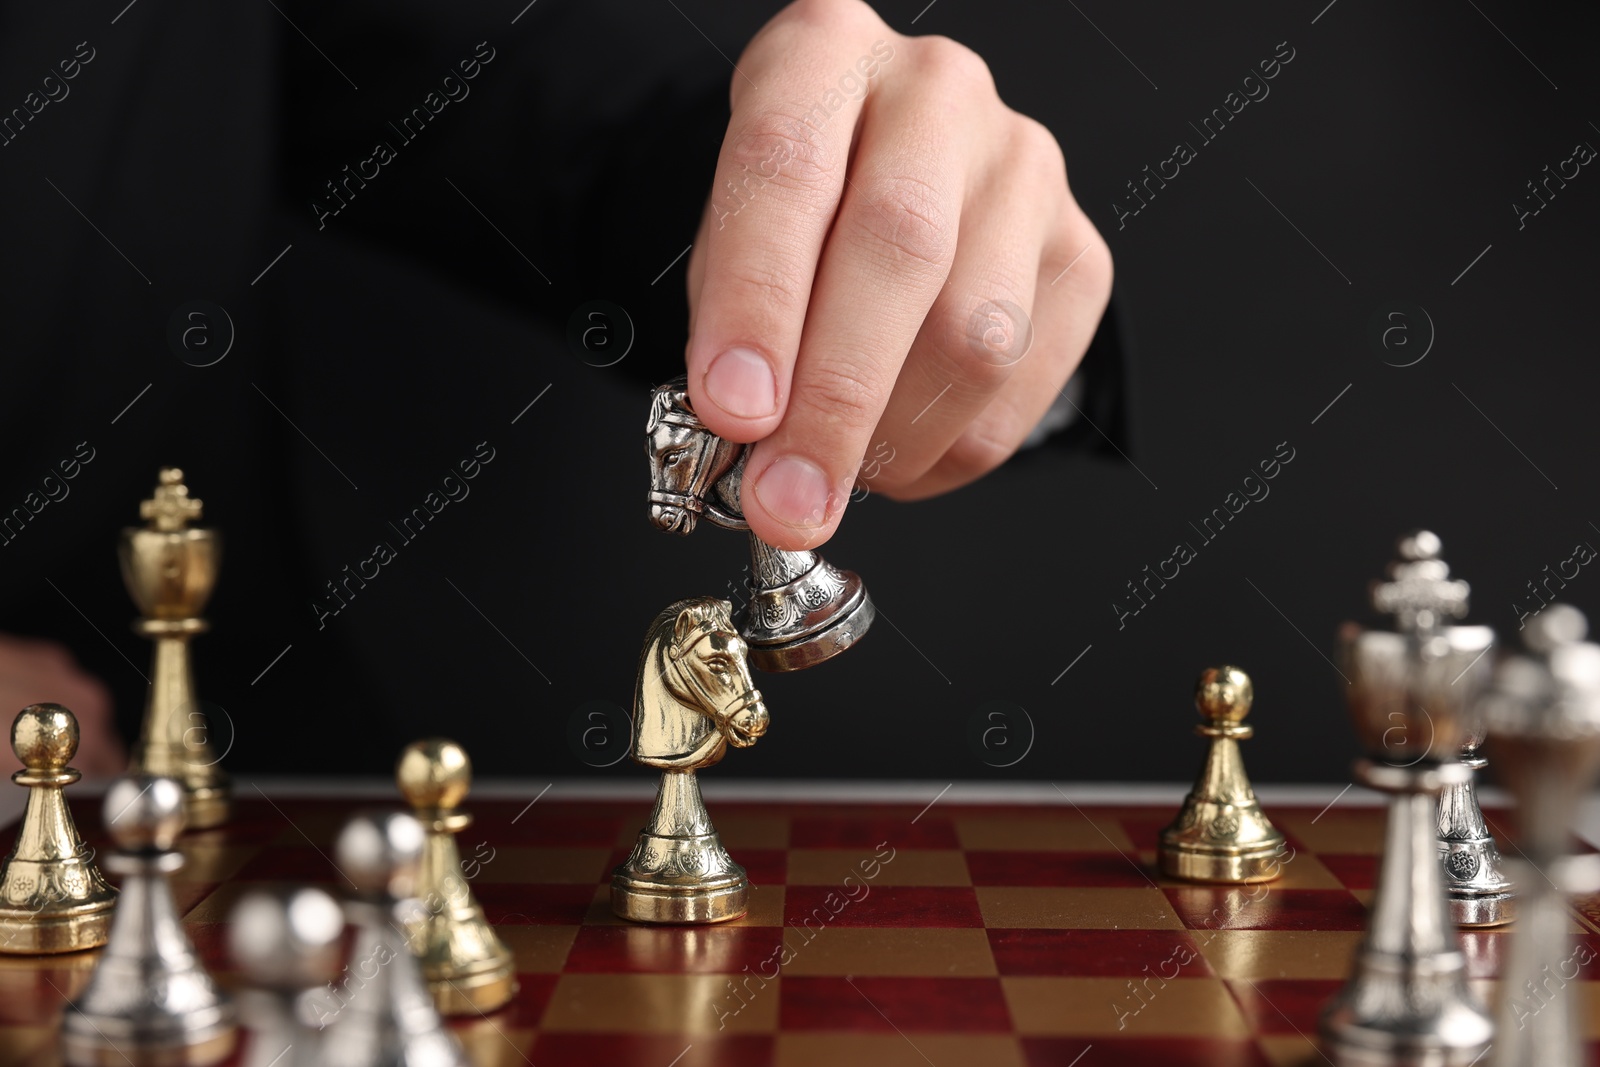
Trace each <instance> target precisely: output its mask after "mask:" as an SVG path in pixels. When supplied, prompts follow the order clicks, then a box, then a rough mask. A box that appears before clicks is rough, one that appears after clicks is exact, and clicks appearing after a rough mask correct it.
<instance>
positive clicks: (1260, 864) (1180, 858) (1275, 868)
mask: <svg viewBox="0 0 1600 1067" xmlns="http://www.w3.org/2000/svg"><path fill="white" fill-rule="evenodd" d="M1283 849H1284V841H1283V838H1282V837H1279V838H1278V839H1277V840H1276V841H1269V842H1267V843H1266V844H1264V845H1262V846H1261V847H1260V848H1257V849H1249V850H1243V849H1232V850H1229V851H1225V852H1224V851H1210V850H1206V849H1199V848H1193V847H1186V846H1184V845H1181V844H1178V845H1169V844H1167V842H1165V841H1163V842H1162V843H1161V873H1162V874H1164V875H1166V876H1167V877H1169V878H1181V879H1183V880H1184V881H1186V882H1220V883H1227V884H1232V885H1249V884H1252V883H1255V882H1270V881H1273V880H1274V879H1276V878H1279V877H1281V876H1282V874H1283V860H1282V855H1283Z"/></svg>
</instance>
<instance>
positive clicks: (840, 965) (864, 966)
mask: <svg viewBox="0 0 1600 1067" xmlns="http://www.w3.org/2000/svg"><path fill="white" fill-rule="evenodd" d="M788 944H789V947H790V948H791V949H792V950H793V951H794V958H793V959H791V960H790V961H789V963H788V965H787V966H785V967H784V968H783V973H784V974H786V975H830V976H843V975H860V976H893V977H926V978H977V977H987V976H990V975H994V974H996V973H998V972H997V971H996V969H995V963H994V954H993V953H992V952H990V951H989V938H988V935H986V934H985V933H984V932H983V931H982V930H960V929H904V928H899V927H870V926H866V927H854V926H830V927H827V928H825V929H824V930H823V931H822V932H821V933H820V934H818V935H817V936H816V937H815V938H813V939H812V940H811V941H806V940H805V938H803V937H800V936H791V937H790V938H789V941H788ZM819 1062H821V1061H819ZM830 1062H831V1061H830Z"/></svg>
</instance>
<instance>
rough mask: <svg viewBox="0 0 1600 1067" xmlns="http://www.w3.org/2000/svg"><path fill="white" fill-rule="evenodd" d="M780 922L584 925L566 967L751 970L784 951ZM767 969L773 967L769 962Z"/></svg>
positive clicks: (615, 971) (572, 969)
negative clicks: (769, 923)
mask: <svg viewBox="0 0 1600 1067" xmlns="http://www.w3.org/2000/svg"><path fill="white" fill-rule="evenodd" d="M782 943H783V931H782V930H781V929H779V928H778V927H776V926H708V927H699V928H695V927H683V926H585V927H582V928H581V929H579V931H578V936H577V939H576V940H575V941H574V942H573V943H572V948H571V950H570V951H568V953H567V962H566V967H565V970H566V971H567V972H569V973H585V972H587V973H591V974H736V973H738V972H739V971H742V970H744V969H745V968H746V967H749V968H750V970H751V972H752V973H758V972H760V971H761V970H762V968H761V964H763V963H766V962H768V961H770V960H772V958H773V956H774V955H775V954H781V953H780V946H781V945H782ZM766 973H768V974H770V973H772V971H771V968H770V967H769V968H768V969H767V971H766Z"/></svg>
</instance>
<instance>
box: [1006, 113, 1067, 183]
mask: <svg viewBox="0 0 1600 1067" xmlns="http://www.w3.org/2000/svg"><path fill="white" fill-rule="evenodd" d="M1013 114H1015V113H1013ZM1010 140H1011V145H1010V147H1011V155H1012V157H1013V158H1014V159H1016V160H1017V166H1018V169H1019V170H1024V171H1026V172H1028V173H1031V174H1042V175H1044V176H1045V177H1046V178H1048V179H1049V180H1050V182H1051V184H1052V185H1061V186H1064V185H1065V184H1066V181H1067V158H1066V156H1065V155H1064V154H1063V153H1062V151H1061V143H1060V142H1059V141H1057V140H1056V135H1055V134H1053V133H1051V132H1050V127H1048V126H1046V125H1045V124H1044V123H1042V122H1040V121H1039V120H1038V119H1036V118H1033V117H1032V116H1030V115H1020V114H1018V115H1016V118H1015V120H1014V123H1013V128H1012V134H1011V139H1010Z"/></svg>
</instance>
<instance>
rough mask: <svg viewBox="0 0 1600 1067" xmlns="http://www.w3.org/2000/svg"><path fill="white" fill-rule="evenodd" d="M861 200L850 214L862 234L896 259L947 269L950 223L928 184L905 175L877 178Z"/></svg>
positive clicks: (951, 236)
mask: <svg viewBox="0 0 1600 1067" xmlns="http://www.w3.org/2000/svg"><path fill="white" fill-rule="evenodd" d="M862 201H863V203H862V204H861V205H860V206H859V209H858V210H857V211H855V212H854V217H855V225H856V227H857V229H858V230H859V231H860V234H861V236H862V237H863V238H865V239H866V240H867V241H869V242H871V243H874V244H876V245H879V246H880V247H882V248H884V249H886V250H887V251H888V252H889V253H891V254H892V255H893V256H894V257H895V258H896V259H897V260H900V261H905V260H910V261H911V262H913V263H917V264H921V265H923V266H926V267H931V268H936V269H938V270H941V271H942V270H945V269H948V267H949V265H950V263H951V261H952V259H953V258H954V253H955V241H954V237H955V233H954V227H953V226H952V225H951V222H950V220H949V219H948V218H947V217H946V214H945V210H944V208H943V206H942V205H941V203H940V196H939V192H938V190H937V189H935V188H934V187H933V186H932V185H931V184H929V183H928V182H926V181H923V180H922V179H921V178H915V177H911V176H909V175H893V176H889V177H884V178H879V179H877V180H876V181H875V182H873V183H872V184H870V185H869V186H868V188H867V189H866V191H865V193H864V195H863V196H862Z"/></svg>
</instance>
